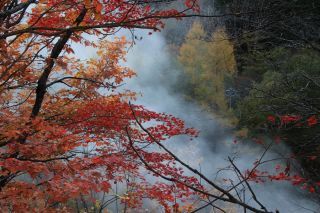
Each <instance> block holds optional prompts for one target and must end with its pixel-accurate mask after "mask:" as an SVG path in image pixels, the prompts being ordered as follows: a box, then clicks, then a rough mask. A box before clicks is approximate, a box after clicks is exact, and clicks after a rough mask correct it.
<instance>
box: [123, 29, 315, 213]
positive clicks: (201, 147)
mask: <svg viewBox="0 0 320 213" xmlns="http://www.w3.org/2000/svg"><path fill="white" fill-rule="evenodd" d="M138 35H139V36H138V37H140V36H142V37H143V39H142V40H141V41H137V44H136V45H135V46H134V47H133V48H131V49H130V50H129V51H128V56H127V59H128V61H127V62H126V65H127V66H129V67H130V68H133V69H134V70H135V71H136V72H137V77H135V78H133V79H130V80H129V81H127V82H126V85H125V86H124V88H126V89H130V90H133V91H135V92H138V93H139V94H141V96H139V97H138V99H137V101H136V102H135V103H136V104H141V105H144V106H145V107H146V108H147V109H150V110H154V111H156V112H165V113H169V114H172V115H174V116H177V117H179V118H181V119H183V120H184V121H185V122H186V124H187V125H188V126H189V127H195V128H197V129H199V130H200V136H199V137H198V138H196V139H195V140H193V141H189V140H187V139H186V138H183V137H181V138H176V139H174V141H170V142H166V145H167V146H168V147H170V149H171V150H173V151H174V152H175V153H176V154H177V155H178V156H179V157H181V158H182V159H183V160H185V161H186V162H188V163H189V164H190V165H192V166H193V167H196V168H197V169H201V171H202V172H203V173H204V174H206V175H208V176H209V177H212V178H217V180H221V179H222V178H223V177H228V178H230V177H234V174H231V173H230V172H224V173H219V175H218V176H217V171H218V170H219V169H220V168H224V167H226V166H227V165H228V162H227V160H226V159H227V157H228V156H231V157H234V156H236V157H237V160H236V164H237V166H239V168H241V169H242V170H245V169H250V168H252V165H253V162H254V161H255V160H256V159H258V158H259V157H260V155H261V154H262V152H263V149H262V148H261V147H258V146H255V145H254V144H252V143H249V142H246V143H240V144H234V143H233V142H232V141H233V136H232V135H228V134H227V133H225V132H224V131H223V129H221V127H219V125H218V124H217V123H216V122H215V120H214V119H213V118H212V117H211V116H210V115H208V114H207V113H206V112H203V111H202V109H201V108H200V107H198V106H197V105H196V104H194V103H190V102H187V101H185V100H184V99H183V97H181V96H180V95H179V94H175V93H173V92H172V91H171V87H172V86H173V85H174V84H178V83H179V79H178V74H179V70H177V68H176V67H175V66H174V65H173V60H172V59H171V56H170V55H169V54H168V53H167V52H166V48H165V47H166V42H165V40H164V38H163V36H162V35H161V34H159V33H157V34H154V35H152V36H148V35H147V33H144V32H142V31H139V33H138ZM275 149H276V150H282V151H281V153H283V154H285V153H286V152H288V150H287V148H285V147H283V145H279V146H278V147H276V148H274V149H273V150H275ZM274 157H279V156H278V154H277V153H275V152H274V151H270V152H269V153H268V154H267V156H266V157H265V159H272V158H274ZM268 166H269V167H271V168H274V165H272V164H269V165H268ZM254 188H255V191H256V195H257V197H258V199H259V200H260V201H262V203H263V204H264V205H266V207H267V208H268V210H272V211H275V209H278V210H280V212H284V213H287V212H288V213H294V212H297V213H298V212H299V213H303V212H319V211H320V210H319V209H318V210H315V209H316V208H317V207H316V204H315V202H314V201H312V199H311V198H309V196H310V194H308V193H305V192H302V191H300V190H299V189H298V187H294V186H291V184H290V183H284V182H281V183H276V182H267V183H265V184H258V185H255V186H254ZM308 209H313V211H311V210H308ZM239 212H242V209H241V210H239Z"/></svg>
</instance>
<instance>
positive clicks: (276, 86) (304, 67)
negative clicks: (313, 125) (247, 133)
mask: <svg viewBox="0 0 320 213" xmlns="http://www.w3.org/2000/svg"><path fill="white" fill-rule="evenodd" d="M264 55H267V56H268V58H267V59H266V60H261V61H260V63H258V60H256V68H255V69H254V68H253V67H247V69H249V70H250V71H252V70H261V71H264V74H263V75H262V81H261V82H258V83H255V84H254V86H253V89H252V90H251V91H250V94H249V96H248V97H246V98H245V99H244V100H243V101H242V102H240V103H239V106H238V110H239V111H240V112H241V118H240V121H241V122H240V124H241V125H242V126H248V127H251V128H252V127H257V126H259V125H260V124H262V123H264V122H265V121H266V117H267V116H268V115H270V114H272V115H284V114H295V115H300V116H309V115H312V114H318V113H319V106H320V100H319V97H320V84H319V83H320V81H319V80H320V55H319V54H318V53H315V52H313V51H310V50H302V51H298V52H297V51H296V52H291V51H289V50H286V49H283V48H278V49H274V50H272V51H270V52H268V53H266V54H264Z"/></svg>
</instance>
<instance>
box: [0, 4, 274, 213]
mask: <svg viewBox="0 0 320 213" xmlns="http://www.w3.org/2000/svg"><path fill="white" fill-rule="evenodd" d="M159 2H162V1H159V0H158V1H153V0H144V1H140V0H137V1H131V0H109V1H99V0H38V1H37V0H24V1H20V0H4V1H1V3H0V55H1V57H0V115H1V116H0V158H1V160H0V205H1V208H2V210H3V211H8V212H12V211H13V212H26V211H27V212H32V211H37V212H57V211H58V212H63V211H65V212H69V211H71V209H70V208H72V205H71V204H70V203H69V202H70V201H72V200H74V199H84V198H83V197H84V196H86V197H85V199H89V200H90V199H94V196H91V195H92V192H95V193H111V194H113V195H114V197H116V198H115V199H116V200H117V199H120V201H121V202H122V203H123V204H124V205H125V206H126V207H127V208H140V207H141V206H142V204H143V199H146V198H148V199H151V200H155V201H157V202H158V203H159V204H160V205H161V206H162V207H163V208H164V209H165V210H166V212H170V211H171V210H175V211H183V210H186V209H187V210H188V209H189V208H193V207H192V206H191V207H190V205H189V204H188V199H192V198H193V197H194V196H200V197H201V196H202V197H209V198H212V199H214V200H222V201H225V202H230V203H234V204H238V205H240V206H242V207H244V208H247V209H250V210H251V211H254V212H268V211H267V210H266V208H265V207H263V206H261V208H262V209H261V210H260V209H257V208H255V207H254V206H250V205H249V204H247V203H245V202H242V201H241V200H240V199H238V198H236V197H235V196H234V194H233V193H231V192H230V191H232V189H229V190H226V189H224V188H223V187H221V186H219V185H217V184H216V183H214V182H212V181H211V180H210V179H209V178H207V177H206V176H204V175H203V174H202V173H200V172H199V171H197V170H195V169H193V168H191V167H190V166H188V165H187V164H185V163H184V162H183V161H181V160H180V159H179V158H178V157H177V156H176V155H174V154H173V153H172V152H170V150H168V149H167V148H166V147H165V146H164V145H163V144H162V141H165V140H167V139H169V138H171V137H173V136H176V135H183V134H186V135H189V136H191V137H193V136H196V134H197V131H195V130H194V129H191V128H187V127H185V125H184V123H183V121H181V120H180V119H178V118H175V117H173V116H171V115H166V114H162V113H156V112H153V111H149V110H147V109H145V108H144V107H143V106H138V105H131V104H130V102H129V100H132V99H134V93H132V92H130V91H122V92H120V91H118V90H117V87H118V86H119V85H120V84H121V83H122V82H123V80H124V79H125V78H130V77H132V76H134V72H133V71H132V70H131V69H130V68H128V67H124V66H121V65H120V64H121V61H124V60H125V47H126V45H127V41H126V40H125V39H124V38H116V39H114V40H113V41H107V40H106V39H104V38H106V37H107V36H108V35H110V34H114V33H115V32H116V31H118V30H119V29H121V28H125V29H129V30H130V29H135V28H142V29H150V30H158V29H159V28H161V27H163V19H166V18H172V17H174V18H179V17H183V16H184V12H186V11H188V10H194V11H195V12H196V11H198V6H197V2H196V1H195V0H186V1H184V3H185V6H186V9H185V10H184V11H177V10H174V9H163V8H162V9H159V8H158V7H153V5H154V4H158V3H159ZM163 2H168V1H163ZM157 8H158V9H157ZM90 36H91V37H95V38H96V39H94V41H92V39H89V37H90ZM72 43H78V44H82V45H84V46H87V47H94V48H96V49H97V55H98V57H97V58H94V59H88V60H87V61H85V62H83V61H81V60H79V59H78V58H77V55H75V54H74V51H73V46H72ZM144 125H145V126H147V127H144ZM155 147H160V148H161V149H160V150H159V149H155ZM177 163H179V165H181V166H183V167H185V168H186V169H188V170H189V171H191V172H192V173H194V174H195V175H197V176H199V177H200V178H201V179H203V180H205V182H207V184H208V185H209V186H211V187H212V188H213V189H214V190H215V191H216V193H212V192H211V189H210V190H209V189H206V188H205V187H204V186H203V185H201V184H200V182H199V180H198V178H196V177H193V176H187V175H184V171H183V169H181V168H180V166H178V165H176V164H177ZM147 174H150V175H153V176H156V177H157V180H156V181H149V180H148V179H147V178H146V175H147ZM159 178H160V179H159ZM162 179H163V180H165V181H162ZM117 183H122V184H123V185H125V186H126V190H125V193H123V194H122V195H121V196H120V195H118V194H117V193H113V192H112V188H113V186H114V185H115V184H117ZM212 202H213V201H212ZM179 204H180V205H179ZM107 205H108V202H107V203H102V204H101V205H100V208H101V209H103V208H105V207H106V206H107ZM259 205H260V204H259ZM184 208H185V209H184Z"/></svg>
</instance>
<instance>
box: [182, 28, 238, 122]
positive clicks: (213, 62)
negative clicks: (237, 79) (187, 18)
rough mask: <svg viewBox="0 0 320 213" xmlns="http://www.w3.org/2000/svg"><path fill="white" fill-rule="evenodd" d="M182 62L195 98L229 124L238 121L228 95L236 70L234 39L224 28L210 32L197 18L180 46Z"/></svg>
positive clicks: (192, 95) (191, 92) (191, 94)
mask: <svg viewBox="0 0 320 213" xmlns="http://www.w3.org/2000/svg"><path fill="white" fill-rule="evenodd" d="M178 59H179V62H180V63H181V64H182V66H183V69H184V71H185V73H186V75H187V77H188V84H189V86H190V87H191V89H190V94H188V95H189V96H190V97H191V98H193V99H195V100H196V101H198V102H199V103H200V104H201V105H202V106H203V107H204V108H205V109H207V110H209V111H211V112H213V113H214V114H215V115H217V116H218V117H219V118H221V119H222V120H223V121H224V123H225V124H228V125H229V124H231V125H232V124H235V123H236V122H237V121H236V119H235V117H234V116H233V113H232V110H231V108H230V105H231V103H230V101H231V100H230V99H229V98H228V97H226V95H225V91H226V82H227V80H230V79H232V77H233V76H234V75H235V74H236V62H235V57H234V49H233V43H232V42H231V41H230V40H229V38H228V36H227V33H226V32H225V30H224V29H223V28H219V29H217V30H216V31H215V32H214V33H213V34H212V35H211V36H208V35H207V34H206V32H205V30H204V29H203V27H202V25H201V23H199V22H194V24H193V26H192V27H191V29H190V31H189V32H188V34H187V36H186V39H185V42H184V44H183V45H182V46H181V48H180V52H179V58H178Z"/></svg>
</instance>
